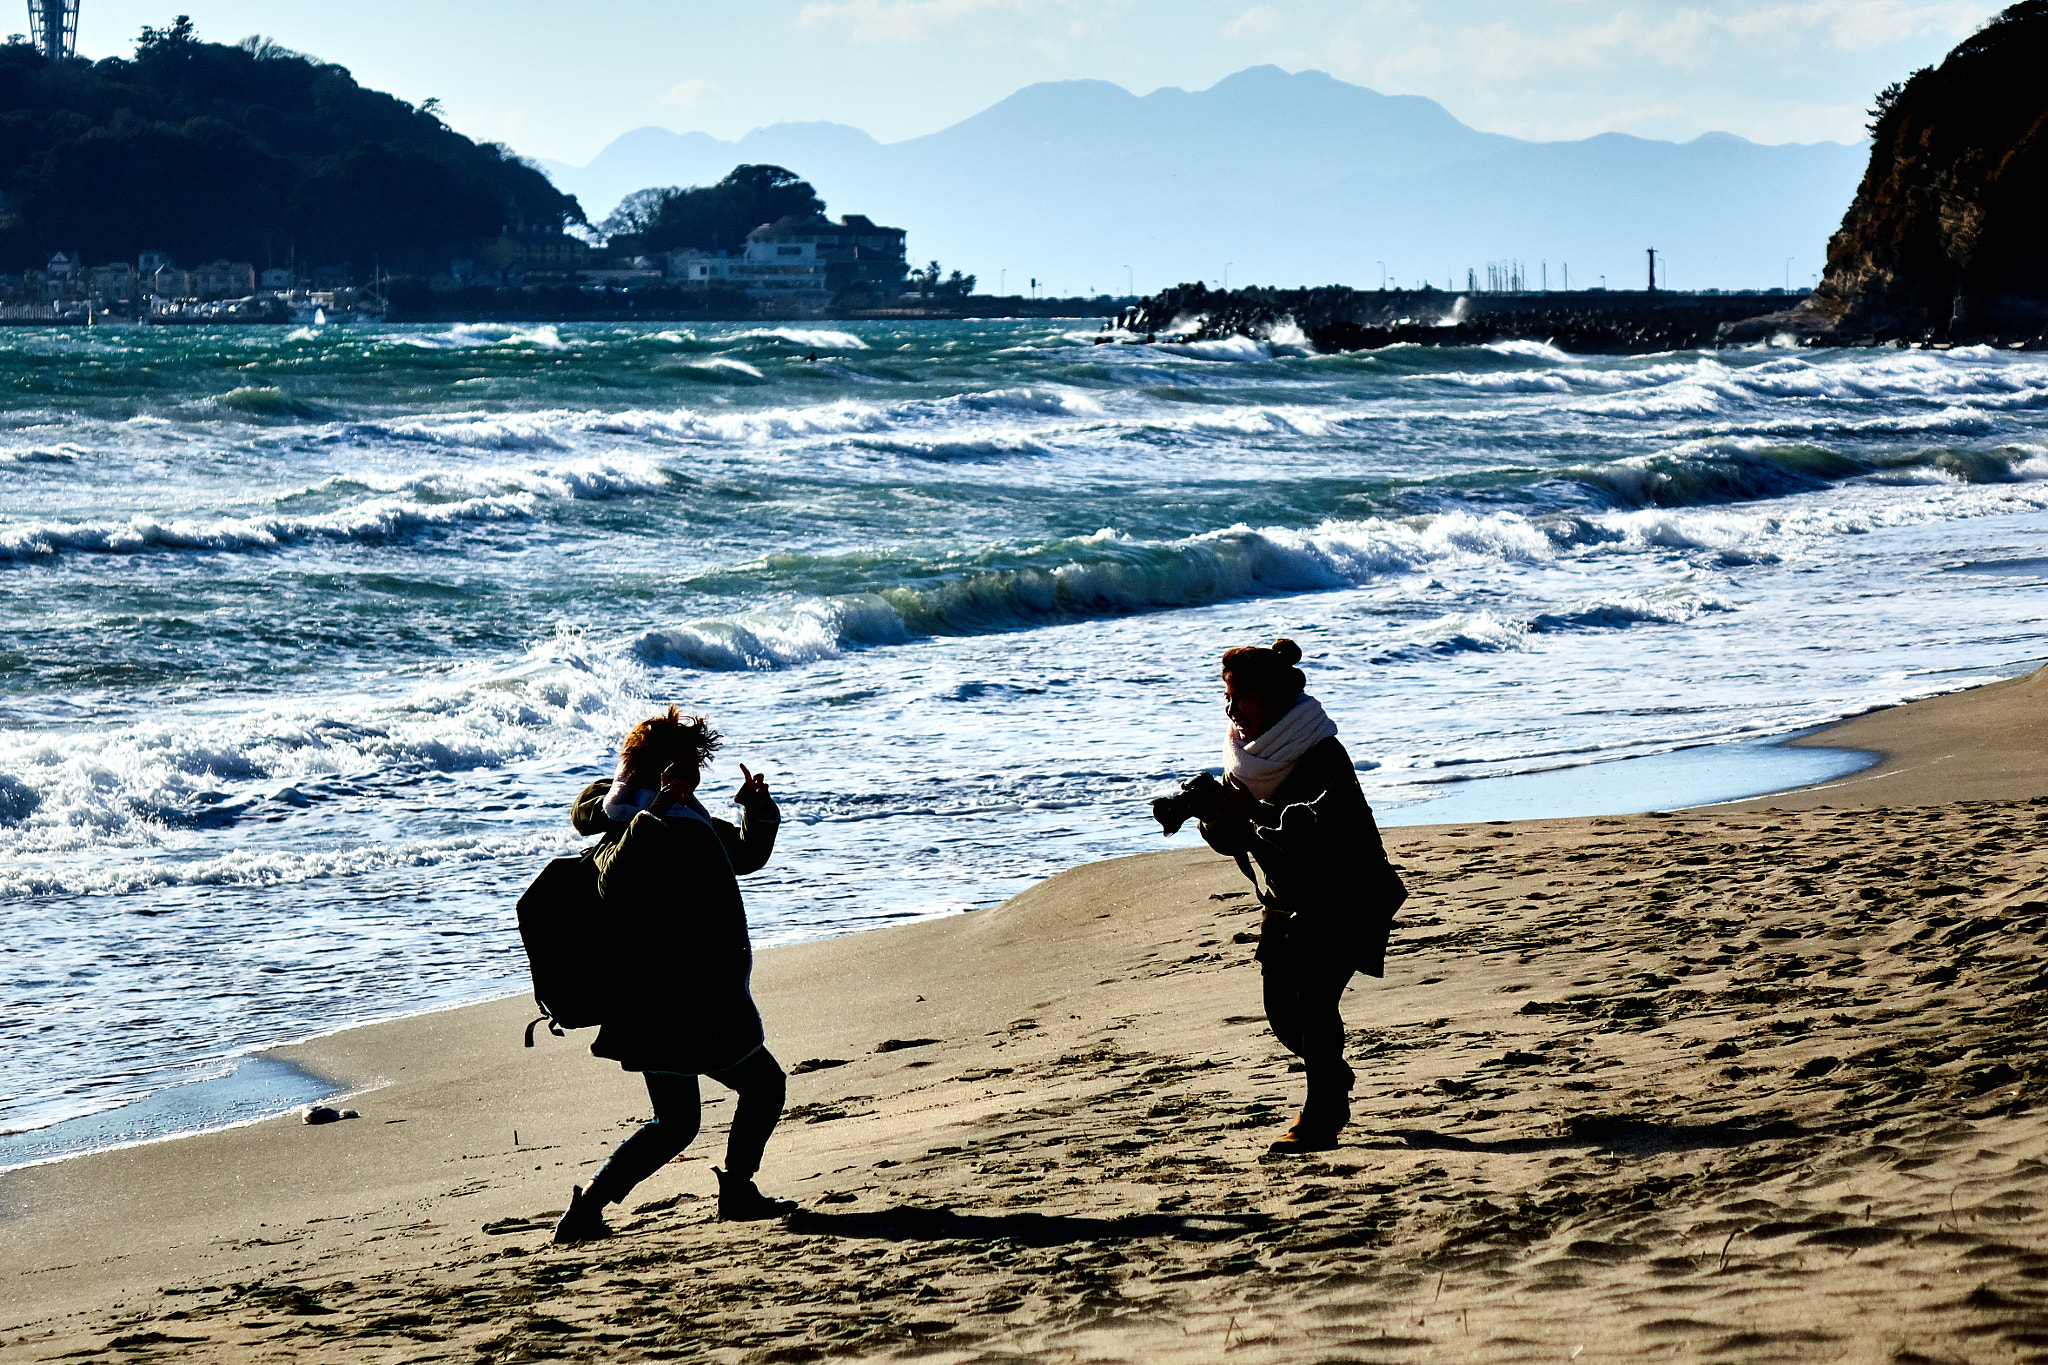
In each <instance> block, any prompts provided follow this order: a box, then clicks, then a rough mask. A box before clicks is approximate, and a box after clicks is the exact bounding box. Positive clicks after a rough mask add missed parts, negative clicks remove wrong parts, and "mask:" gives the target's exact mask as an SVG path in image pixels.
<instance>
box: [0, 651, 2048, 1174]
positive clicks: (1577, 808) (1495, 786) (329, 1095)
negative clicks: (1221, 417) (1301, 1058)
mask: <svg viewBox="0 0 2048 1365" xmlns="http://www.w3.org/2000/svg"><path fill="white" fill-rule="evenodd" d="M2035 667H2037V668H2048V665H2036V666H2035ZM2028 676H2031V674H2018V675H2015V676H2014V677H2012V678H2005V679H2000V680H1997V681H1994V682H1989V683H1976V684H1972V685H1970V686H1967V687H1964V688H1961V689H1958V690H1956V691H1953V692H1941V693H1936V694H1935V695H1934V696H1932V697H1923V698H1919V699H1916V700H1914V701H1907V702H1899V703H1894V704H1891V705H1887V706H1879V707H1875V708H1873V709H1871V710H1868V711H1864V712H1861V713H1858V714H1857V715H1854V716H1848V717H1844V718H1842V719H1839V720H1835V721H1829V722H1826V723H1824V724H1822V725H1819V726H1814V727H1809V728H1807V729H1804V730H1798V731H1793V732H1791V733H1789V734H1785V735H1780V736H1777V737H1774V738H1769V739H1758V740H1726V741H1719V742H1714V743H1707V744H1697V745H1688V746H1685V747H1683V748H1680V749H1676V750H1670V751H1666V752H1661V753H1654V754H1645V755H1640V756H1633V755H1632V756H1626V757H1622V758H1611V759H1594V760H1592V761H1590V762H1586V763H1576V764H1566V765H1560V766H1558V767H1553V768H1542V769H1535V770H1531V771H1529V772H1521V773H1506V774H1500V775H1496V776H1491V777H1479V778H1469V779H1465V778H1457V779H1447V780H1446V781H1445V784H1444V785H1445V787H1446V792H1445V795H1443V796H1441V797H1437V798H1434V799H1431V800H1428V801H1421V802H1414V803H1411V804H1408V805H1404V806H1395V807H1391V808H1388V809H1387V810H1385V811H1384V812H1381V813H1380V818H1379V824H1380V827H1381V828H1382V829H1385V830H1390V831H1391V830H1403V831H1411V830H1412V831H1416V832H1424V831H1429V830H1433V829H1435V828H1437V827H1440V826H1441V827H1448V826H1451V825H1456V824H1466V823H1479V822H1485V823H1492V824H1499V823H1506V822H1515V823H1523V822H1531V821H1534V822H1544V821H1556V820H1570V819H1585V818H1592V817H1598V816H1612V815H1628V814H1643V813H1648V812H1650V811H1667V810H1668V811H1701V810H1716V809H1722V808H1727V809H1748V808H1750V807H1751V806H1753V805H1754V804H1755V803H1759V802H1770V803H1773V804H1777V803H1779V802H1781V801H1798V800H1801V799H1803V798H1804V797H1805V796H1806V794H1808V793H1819V792H1823V791H1837V790H1840V789H1842V788H1843V787H1844V784H1845V783H1851V782H1855V781H1858V780H1864V779H1870V780H1875V779H1879V778H1888V777H1889V776H1891V773H1892V769H1893V768H1894V767H1895V766H1896V763H1895V761H1894V760H1893V759H1892V757H1891V756H1890V755H1888V754H1887V752H1886V751H1885V750H1884V749H1882V748H1881V747H1879V744H1878V741H1879V740H1884V741H1886V742H1889V743H1893V744H1896V743H1897V742H1898V740H1897V738H1896V737H1895V736H1894V735H1893V729H1894V727H1892V726H1890V725H1886V726H1875V725H1873V726H1872V727H1866V728H1859V729H1857V730H1856V731H1855V732H1854V733H1853V734H1851V735H1846V736H1837V732H1838V731H1844V730H1846V729H1847V728H1848V727H1861V726H1862V723H1863V722H1866V721H1872V720H1873V718H1875V717H1880V716H1886V715H1889V714H1891V713H1893V712H1898V711H1901V710H1903V709H1905V708H1909V707H1914V706H1919V705H1922V704H1923V703H1926V702H1931V701H1940V700H1944V699H1948V698H1956V697H1962V696H1967V695H1970V694H1973V693H1977V692H1980V691H1983V690H1984V689H1987V688H1995V687H2000V686H2003V685H2005V684H2009V683H2012V682H2015V681H2019V680H2020V679H2022V678H2025V677H2028ZM1865 736H1868V737H1869V738H1865ZM1844 739H1847V740H1849V741H1850V742H1848V743H1844V742H1842V741H1843V740H1844ZM1742 750H1749V751H1752V752H1753V753H1754V754H1755V756H1756V760H1757V761H1756V762H1754V763H1744V764H1742V765H1741V766H1742V767H1743V768H1749V769H1754V768H1761V767H1763V766H1765V765H1770V764H1773V762H1774V761H1775V762H1776V765H1777V766H1778V767H1780V768H1781V769H1783V768H1784V764H1783V762H1782V755H1783V754H1784V752H1785V751H1788V750H1790V751H1795V752H1799V751H1804V752H1807V753H1811V754H1813V755H1814V756H1815V757H1816V758H1818V759H1819V760H1820V764H1819V767H1818V768H1812V767H1809V768H1806V769H1805V771H1806V772H1812V773H1815V774H1816V776H1815V777H1813V778H1812V779H1808V780H1800V781H1797V782H1794V783H1792V784H1790V785H1786V786H1783V787H1772V788H1769V789H1767V790H1765V791H1762V792H1757V793H1752V794H1745V795H1739V796H1732V797H1727V798H1723V799H1717V800H1690V799H1688V800H1684V801H1678V802H1661V801H1659V802H1650V803H1648V804H1642V803H1640V802H1635V803H1631V802H1628V801H1626V800H1617V799H1616V798H1614V797H1613V796H1612V793H1614V792H1616V791H1618V790H1622V789H1625V788H1627V787H1630V786H1632V785H1639V784H1641V783H1642V781H1643V780H1644V778H1645V776H1646V775H1648V777H1649V782H1650V784H1651V786H1652V788H1653V789H1656V790H1660V791H1661V790H1668V789H1670V788H1672V787H1674V786H1678V785H1684V784H1685V783H1686V782H1688V781H1690V782H1692V783H1693V784H1694V785H1695V790H1694V792H1692V793H1690V795H1699V794H1700V792H1699V791H1698V789H1697V784H1698V783H1699V782H1700V781H1701V780H1702V778H1701V776H1700V774H1699V773H1698V772H1697V771H1696V769H1697V768H1698V767H1699V766H1700V765H1701V764H1702V763H1703V762H1704V763H1705V764H1706V765H1708V766H1709V772H1708V773H1707V775H1706V778H1705V780H1706V781H1707V782H1709V783H1711V782H1712V781H1713V780H1714V778H1715V777H1716V776H1719V774H1716V773H1714V772H1713V771H1712V767H1713V766H1715V764H1716V760H1717V759H1721V758H1724V757H1729V756H1732V755H1734V754H1735V753H1737V752H1738V751H1742ZM1823 755H1825V756H1826V757H1823ZM1624 765H1627V766H1626V767H1624ZM1831 766H1833V767H1838V768H1839V769H1840V771H1838V772H1827V773H1825V775H1822V770H1825V769H1827V768H1829V767H1831ZM1689 769H1691V770H1695V771H1688V770H1689ZM1660 779H1662V781H1661V782H1660ZM1724 780H1726V779H1724ZM1735 780H1737V781H1738V782H1739V781H1740V779H1739V778H1738V779H1735ZM1532 800H1533V801H1534V802H1535V803H1537V804H1541V805H1546V806H1549V807H1550V808H1551V809H1550V810H1549V811H1547V812H1546V813H1542V814H1531V813H1525V812H1524V811H1521V810H1518V809H1516V807H1518V806H1526V805H1528V804H1530V803H1531V801H1532ZM1630 804H1634V805H1636V806H1638V807H1639V808H1638V809H1634V810H1629V809H1622V808H1621V807H1622V806H1625V805H1630ZM1475 806H1477V807H1479V808H1480V809H1477V810H1474V809H1470V808H1471V807H1475ZM1788 808H1790V807H1788ZM1408 813H1413V814H1414V815H1415V816H1424V815H1427V816H1429V817H1430V818H1429V819H1427V820H1423V819H1405V818H1402V817H1403V816H1404V815H1405V814H1408ZM1153 851H1154V852H1171V851H1174V850H1173V849H1170V848H1169V849H1158V850H1153ZM1126 856H1136V857H1143V856H1147V855H1146V854H1142V853H1141V854H1134V855H1126ZM1020 894H1021V893H1020ZM988 908H989V909H993V908H995V907H988ZM932 918H933V919H945V918H948V917H947V916H934V917H932ZM918 922H920V923H925V922H931V921H929V920H926V921H918ZM882 927H884V928H887V927H893V926H882ZM859 932H861V933H874V932H877V930H876V929H868V930H862V931H859ZM844 937H849V935H833V936H827V937H824V938H820V939H805V940H800V941H799V942H800V943H822V942H831V941H834V940H835V939H837V938H844ZM793 946H797V945H796V944H778V945H774V946H772V947H769V948H764V949H761V950H760V951H761V952H764V953H765V952H773V951H775V950H776V949H777V948H782V947H793ZM528 994H529V992H528V991H526V990H515V991H512V992H510V993H508V994H505V995H497V996H488V997H485V998H483V999H481V1000H472V1001H466V1002H462V1003H458V1004H453V1005H435V1006H431V1007H428V1008H426V1009H422V1010H419V1011H415V1012H409V1013H404V1014H398V1015H394V1016H391V1017H390V1018H388V1019H382V1020H373V1021H370V1022H367V1023H352V1024H344V1025H341V1026H339V1027H337V1028H335V1029H333V1030H330V1031H328V1032H325V1033H316V1034H312V1035H310V1036H308V1037H305V1038H298V1039H292V1040H287V1041H284V1042H278V1043H270V1044H265V1045H262V1046H259V1047H252V1048H251V1049H249V1050H248V1051H247V1052H244V1053H242V1054H239V1055H238V1056H237V1057H235V1058H233V1059H231V1061H232V1065H231V1066H230V1069H229V1071H228V1074H226V1075H224V1076H218V1077H205V1078H202V1079H200V1080H196V1081H189V1082H185V1083H182V1084H180V1085H176V1086H167V1087H165V1088H163V1089H161V1090H157V1091H153V1092H151V1093H150V1094H149V1095H146V1096H144V1097H142V1098H141V1099H139V1100H134V1101H130V1102H128V1103H126V1104H122V1105H116V1106H113V1107H111V1108H108V1109H103V1110H95V1111H93V1112H91V1113H88V1114H83V1115H79V1116H76V1117H74V1118H69V1119H59V1120H55V1121H53V1122H51V1123H48V1124H45V1125H42V1126H40V1127H35V1128H22V1129H16V1130H13V1131H11V1132H7V1133H0V1176H4V1175H5V1174H6V1173H7V1172H9V1171H12V1170H17V1169H23V1168H26V1167H29V1166H38V1165H47V1164H51V1163H56V1162H64V1161H70V1160H74V1159H77V1158H80V1157H86V1156H91V1155H94V1154H97V1153H99V1152H105V1151H116V1150H123V1149H126V1148H130V1147H137V1146H147V1145H153V1144H155V1143H160V1142H169V1141H177V1140H181V1139H184V1138H193V1137H202V1136H206V1135H208V1134H211V1133H217V1132H224V1131H228V1130H231V1129H234V1128H240V1127H246V1126H248V1125H249V1124H252V1123H260V1122H263V1121H266V1120H268V1119H274V1118H283V1117H288V1116H290V1115H291V1114H293V1113H294V1112H296V1111H297V1110H298V1109H300V1108H301V1107H303V1106H304V1105H307V1104H313V1103H329V1102H333V1101H338V1100H341V1099H345V1098H347V1097H350V1096H352V1095H355V1094H359V1093H361V1091H360V1089H359V1088H357V1087H355V1086H354V1085H353V1084H352V1083H348V1082H345V1081H344V1080H341V1079H327V1080H325V1081H323V1080H322V1078H320V1077H318V1076H317V1075H315V1074H313V1073H305V1076H306V1081H307V1083H306V1084H304V1085H302V1086H300V1087H299V1089H298V1090H297V1091H295V1092H294V1093H293V1094H292V1095H291V1096H290V1097H289V1098H285V1099H282V1100H281V1101H280V1102H278V1103H277V1104H276V1105H274V1106H273V1107H269V1108H265V1109H263V1110H262V1111H261V1112H258V1113H252V1114H242V1115H236V1116H233V1117H228V1118H225V1119H223V1120H222V1121H218V1122H214V1121H202V1122H200V1123H199V1124H197V1125H195V1126H192V1127H182V1128H178V1129H176V1130H174V1131H161V1132H148V1133H144V1134H140V1135H137V1136H134V1137H131V1138H123V1139H120V1140H116V1141H112V1142H105V1143H102V1142H99V1141H97V1140H92V1145H90V1146H84V1147H79V1148H75V1149H72V1150H62V1151H56V1152H50V1153H45V1154H37V1155H32V1156H28V1157H27V1158H26V1159H24V1160H19V1161H17V1160H13V1159H11V1158H10V1157H9V1156H8V1155H7V1153H8V1151H9V1150H10V1148H11V1147H20V1148H30V1147H35V1146H38V1145H40V1144H37V1143H35V1142H34V1141H33V1137H34V1135H36V1134H48V1133H51V1132H52V1130H59V1129H62V1130H66V1131H67V1133H68V1132H79V1133H84V1134H88V1135H97V1134H98V1133H100V1132H102V1131H105V1130H107V1129H109V1128H111V1127H114V1126H115V1121H116V1120H118V1119H119V1116H122V1115H127V1114H131V1113H133V1112H134V1111H137V1110H151V1111H154V1110H158V1109H163V1108H170V1107H173V1105H174V1103H175V1100H174V1098H173V1097H182V1098H183V1099H184V1100H185V1101H186V1103H185V1105H184V1108H185V1109H186V1110H188V1111H190V1110H193V1109H195V1108H196V1109H198V1110H200V1111H201V1112H213V1111H215V1110H216V1109H217V1108H219V1107H221V1105H222V1104H223V1103H225V1104H227V1105H229V1106H233V1105H234V1104H235V1102H236V1100H237V1099H238V1098H239V1097H240V1096H241V1095H243V1094H244V1093H245V1092H246V1090H247V1089H248V1085H247V1083H246V1082H245V1081H243V1080H241V1078H240V1076H239V1073H240V1072H242V1071H243V1070H245V1069H247V1068H249V1067H251V1066H252V1065H254V1066H261V1065H263V1064H265V1063H277V1064H281V1065H284V1066H286V1067H290V1065H291V1064H290V1063H282V1062H281V1059H278V1058H276V1057H275V1056H274V1055H273V1054H277V1053H280V1052H285V1051H289V1050H291V1049H295V1048H301V1047H306V1046H309V1045H312V1044H316V1043H319V1042H322V1041H324V1040H326V1039H329V1038H333V1037H335V1036H337V1035H340V1034H345V1033H348V1032H351V1031H353V1030H357V1029H364V1028H373V1027H378V1026H381V1025H387V1024H401V1023H403V1022H405V1021H407V1020H411V1019H418V1018H422V1017H425V1016H428V1015H433V1014H438V1013H442V1012H445V1011H449V1010H462V1009H472V1008H479V1007H482V1006H485V1005H490V1004H496V1003H499V1002H503V1001H507V1000H523V999H526V998H527V995H528ZM217 1096H218V1097H220V1098H218V1099H217V1098H216V1097H217Z"/></svg>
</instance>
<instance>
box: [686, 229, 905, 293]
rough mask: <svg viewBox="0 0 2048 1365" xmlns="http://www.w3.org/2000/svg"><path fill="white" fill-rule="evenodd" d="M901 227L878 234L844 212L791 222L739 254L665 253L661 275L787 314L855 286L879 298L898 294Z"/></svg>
mask: <svg viewBox="0 0 2048 1365" xmlns="http://www.w3.org/2000/svg"><path fill="white" fill-rule="evenodd" d="M906 235H907V234H906V233H905V232H904V230H903V229H902V228H891V227H878V226H877V225H876V224H875V223H874V222H873V221H872V220H871V219H869V218H866V217H864V216H863V215H861V214H858V213H849V214H847V215H845V216H844V217H843V218H841V219H840V220H839V221H838V222H837V223H834V222H833V221H832V220H831V219H829V218H821V217H819V218H799V217H797V216H795V215H791V216H789V217H785V218H779V219H777V220H776V221H775V222H773V223H763V224H762V225H761V226H760V227H757V228H755V229H754V230H753V231H752V232H750V233H748V234H747V244H746V247H745V248H744V249H743V250H742V251H741V252H740V253H739V254H738V255H732V254H729V253H727V252H723V251H716V252H712V251H694V250H692V251H672V252H670V253H669V258H668V276H669V278H670V279H672V280H676V281H678V282H680V283H683V284H692V285H702V286H705V287H709V286H710V285H711V284H712V283H714V282H723V283H726V284H731V285H736V286H738V287H740V288H742V289H744V290H746V291H747V296H748V297H749V298H753V299H759V300H763V301H769V302H779V303H785V304H788V305H790V306H793V307H803V308H817V307H823V306H824V305H825V304H826V303H827V302H829V301H830V300H831V298H832V296H833V295H835V294H838V293H840V292H842V291H844V290H846V289H849V288H852V287H854V286H855V285H860V286H864V287H865V288H866V289H867V290H868V291H869V292H871V293H873V294H875V295H877V296H879V297H883V298H894V297H895V296H896V295H898V294H900V293H902V292H903V280H904V276H905V275H906V274H907V273H908V271H909V263H908V260H907V255H906V252H905V250H904V239H905V237H906Z"/></svg>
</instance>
